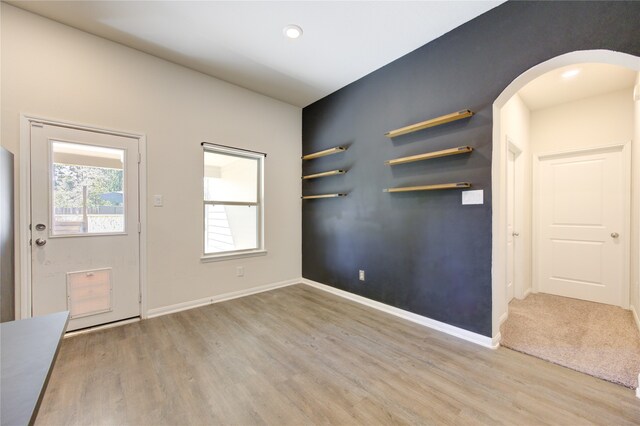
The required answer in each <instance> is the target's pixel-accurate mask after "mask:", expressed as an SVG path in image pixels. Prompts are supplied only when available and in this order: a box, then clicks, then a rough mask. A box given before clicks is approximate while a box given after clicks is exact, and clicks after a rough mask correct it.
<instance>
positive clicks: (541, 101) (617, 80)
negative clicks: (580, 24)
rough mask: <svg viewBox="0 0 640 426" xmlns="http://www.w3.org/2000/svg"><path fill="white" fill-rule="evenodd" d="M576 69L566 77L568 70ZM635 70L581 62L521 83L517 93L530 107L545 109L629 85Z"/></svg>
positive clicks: (632, 81) (631, 85)
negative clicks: (574, 72)
mask: <svg viewBox="0 0 640 426" xmlns="http://www.w3.org/2000/svg"><path fill="white" fill-rule="evenodd" d="M574 70H577V71H578V72H577V73H576V74H575V75H574V76H572V77H570V78H565V77H563V76H562V75H563V74H564V73H565V72H567V71H574ZM636 76H637V72H636V71H633V70H631V69H629V68H624V67H620V66H617V65H608V64H591V63H584V64H578V65H569V66H566V67H563V68H558V69H555V70H553V71H549V72H548V73H546V74H543V75H541V76H540V77H538V78H536V79H535V80H533V81H532V82H531V83H529V84H527V85H526V86H524V87H523V88H522V89H521V90H520V91H519V92H518V94H519V95H520V98H522V100H523V101H524V103H525V104H526V105H527V107H529V109H530V110H532V111H535V110H538V109H543V108H548V107H551V106H554V105H559V104H562V103H565V102H571V101H577V100H579V99H584V98H589V97H591V96H597V95H603V94H605V93H611V92H614V91H617V90H622V89H626V88H631V87H633V86H634V84H635V80H636Z"/></svg>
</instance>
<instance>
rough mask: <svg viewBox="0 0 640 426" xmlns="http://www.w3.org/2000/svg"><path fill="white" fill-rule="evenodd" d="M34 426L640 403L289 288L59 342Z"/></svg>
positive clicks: (464, 419)
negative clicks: (54, 364)
mask: <svg viewBox="0 0 640 426" xmlns="http://www.w3.org/2000/svg"><path fill="white" fill-rule="evenodd" d="M37 424H39V425H46V424H51V425H68V424H82V425H89V424H109V425H115V424H118V425H120V424H132V425H159V424H171V425H186V424H235V425H254V424H270V425H285V424H292V425H302V424H337V425H349V424H365V425H374V424H461V425H469V424H491V425H495V424H518V425H528V424H531V425H538V424H563V425H578V424H602V425H604V424H607V425H624V424H636V425H637V424H640V400H639V399H636V398H635V395H634V393H633V391H630V390H629V389H626V388H624V387H622V386H617V385H614V384H611V383H608V382H605V381H603V380H599V379H595V378H593V377H590V376H587V375H584V374H581V373H578V372H575V371H573V370H569V369H566V368H563V367H559V366H557V365H554V364H550V363H548V362H545V361H542V360H539V359H536V358H533V357H530V356H527V355H523V354H520V353H518V352H514V351H511V350H508V349H503V348H501V349H498V350H496V351H493V350H490V349H485V348H482V347H479V346H477V345H474V344H472V343H468V342H465V341H462V340H459V339H456V338H454V337H450V336H447V335H445V334H442V333H438V332H436V331H433V330H430V329H427V328H424V327H422V326H419V325H416V324H413V323H410V322H407V321H404V320H400V319H397V318H395V317H392V316H389V315H387V314H383V313H380V312H377V311H375V310H373V309H370V308H367V307H363V306H360V305H358V304H355V303H353V302H350V301H346V300H344V299H341V298H338V297H336V296H333V295H330V294H326V293H324V292H321V291H319V290H316V289H313V288H310V287H307V286H303V285H297V286H292V287H286V288H282V289H278V290H274V291H271V292H267V293H261V294H257V295H253V296H249V297H245V298H242V299H236V300H232V301H228V302H224V303H219V304H215V305H209V306H207V307H203V308H199V309H193V310H189V311H184V312H180V313H177V314H173V315H168V316H164V317H159V318H155V319H150V320H147V321H142V322H139V323H135V324H130V325H126V326H122V327H118V328H113V329H109V330H104V331H99V332H95V333H91V334H85V335H80V336H76V337H71V338H68V339H66V340H65V341H64V343H63V345H62V349H61V352H60V356H59V358H58V361H57V364H56V367H55V369H54V372H53V375H52V378H51V381H50V384H49V388H48V390H47V393H46V395H45V398H44V401H43V404H42V407H41V410H40V414H39V416H38V419H37Z"/></svg>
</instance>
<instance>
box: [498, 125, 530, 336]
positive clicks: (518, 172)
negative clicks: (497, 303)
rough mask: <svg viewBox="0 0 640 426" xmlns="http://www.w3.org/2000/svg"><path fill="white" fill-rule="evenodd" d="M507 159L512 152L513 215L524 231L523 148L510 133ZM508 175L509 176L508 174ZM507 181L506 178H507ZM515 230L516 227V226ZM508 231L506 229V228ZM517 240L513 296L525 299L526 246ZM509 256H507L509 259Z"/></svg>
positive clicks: (514, 245)
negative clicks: (524, 270)
mask: <svg viewBox="0 0 640 426" xmlns="http://www.w3.org/2000/svg"><path fill="white" fill-rule="evenodd" d="M505 149H506V152H505V159H506V161H507V162H508V161H509V153H510V152H512V153H513V156H514V159H513V160H514V161H513V185H514V199H513V200H512V201H513V216H514V222H515V223H516V224H519V225H518V226H517V227H518V229H519V231H518V232H520V233H522V232H524V231H525V230H524V228H523V227H522V225H523V224H524V205H523V198H522V197H523V194H524V189H525V187H524V174H523V164H522V161H523V159H524V157H523V156H522V152H523V151H522V148H520V146H518V144H517V143H515V142H514V141H513V138H512V137H511V136H509V135H508V134H507V135H505ZM506 177H508V176H506ZM505 182H506V180H505ZM505 194H506V200H505V201H506V205H505V206H507V205H508V203H509V192H508V191H506V192H505ZM507 225H508V218H507V217H506V215H505V226H507ZM514 231H515V227H514ZM505 232H506V229H505ZM506 237H507V240H505V242H507V243H508V238H509V236H508V235H507V236H506ZM516 241H517V240H516V239H515V238H514V240H513V297H515V298H516V299H524V296H525V294H524V293H525V290H524V280H523V269H524V268H523V265H524V262H523V260H524V250H523V249H524V247H523V244H522V242H520V243H519V244H517V242H516ZM507 247H508V244H505V249H506V248H507ZM507 259H508V257H506V258H505V260H507ZM508 267H509V265H508V263H507V261H505V277H506V274H507V271H508ZM507 284H508V279H505V294H504V296H505V299H504V300H505V302H504V303H505V304H504V313H502V315H501V316H500V324H502V323H503V322H504V321H505V320H506V319H507V318H508V317H509V301H508V300H507V287H506V285H507Z"/></svg>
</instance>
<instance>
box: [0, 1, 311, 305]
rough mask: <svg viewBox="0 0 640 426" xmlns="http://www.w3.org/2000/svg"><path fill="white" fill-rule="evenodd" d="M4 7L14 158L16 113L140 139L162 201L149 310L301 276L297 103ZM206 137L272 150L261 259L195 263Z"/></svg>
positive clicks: (155, 215)
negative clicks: (130, 134) (239, 268)
mask: <svg viewBox="0 0 640 426" xmlns="http://www.w3.org/2000/svg"><path fill="white" fill-rule="evenodd" d="M1 7H2V15H1V16H2V21H1V24H2V25H1V35H0V37H1V42H2V46H1V50H2V69H1V78H2V80H1V86H2V94H1V96H2V97H1V107H2V115H3V117H2V119H3V120H2V131H1V137H2V145H3V146H5V147H6V148H7V149H9V150H10V151H12V152H13V153H14V154H16V157H17V158H16V162H17V164H19V161H20V158H19V137H20V134H19V132H20V129H19V116H20V114H21V113H28V114H33V115H37V116H41V117H45V118H51V119H59V120H65V121H72V122H75V123H80V124H87V125H92V126H97V127H103V128H109V129H115V130H123V131H131V132H139V133H143V134H145V135H146V136H147V143H148V158H147V163H148V194H149V198H151V195H153V194H162V195H163V196H164V207H161V208H158V207H155V208H154V207H152V206H151V203H150V200H144V202H146V203H147V206H148V249H149V253H148V308H150V309H152V308H160V307H163V306H167V305H172V304H176V303H180V302H188V301H191V300H196V299H200V298H205V297H209V296H215V295H219V294H223V293H227V292H231V291H237V290H244V289H249V288H251V287H255V286H259V285H264V284H269V283H274V282H279V281H284V280H289V279H294V278H297V277H300V276H301V253H300V251H301V209H300V200H299V197H300V173H301V163H300V156H301V109H300V108H298V107H294V106H291V105H288V104H285V103H282V102H279V101H276V100H273V99H271V98H268V97H265V96H262V95H259V94H256V93H254V92H251V91H248V90H245V89H242V88H239V87H237V86H234V85H231V84H228V83H225V82H222V81H220V80H217V79H214V78H211V77H208V76H205V75H203V74H200V73H198V72H195V71H192V70H189V69H186V68H183V67H180V66H177V65H175V64H172V63H169V62H166V61H164V60H161V59H158V58H155V57H153V56H150V55H147V54H143V53H141V52H139V51H136V50H133V49H130V48H127V47H124V46H122V45H119V44H116V43H113V42H110V41H107V40H104V39H101V38H98V37H95V36H92V35H89V34H87V33H84V32H81V31H78V30H75V29H72V28H70V27H67V26H64V25H61V24H58V23H56V22H53V21H50V20H47V19H44V18H41V17H39V16H36V15H33V14H30V13H28V12H24V11H22V10H20V9H17V8H14V7H12V6H9V5H7V4H5V3H2V6H1ZM201 141H209V142H214V143H221V144H224V145H230V146H236V147H240V148H245V149H253V150H257V151H262V152H266V153H268V157H267V159H266V165H265V200H266V201H265V206H266V207H265V208H266V211H265V224H266V229H265V234H266V248H267V250H268V255H267V256H263V257H255V258H247V259H240V260H233V261H222V262H215V263H201V261H200V256H201V254H202V238H203V235H202V234H203V225H202V220H203V218H202V215H203V209H202V170H203V166H202V158H203V154H202V148H201V146H200V142H201ZM16 173H19V170H17V171H16ZM18 178H19V176H16V179H18ZM17 184H18V185H19V181H17ZM17 213H18V215H22V216H25V215H26V212H17ZM25 226H27V224H26V223H25V222H24V221H23V222H21V223H20V224H19V225H18V227H19V229H22V227H25ZM18 250H19V247H18ZM18 253H19V252H18ZM18 261H19V259H18ZM240 265H242V266H244V268H245V276H244V277H242V278H237V277H236V276H235V270H236V266H240Z"/></svg>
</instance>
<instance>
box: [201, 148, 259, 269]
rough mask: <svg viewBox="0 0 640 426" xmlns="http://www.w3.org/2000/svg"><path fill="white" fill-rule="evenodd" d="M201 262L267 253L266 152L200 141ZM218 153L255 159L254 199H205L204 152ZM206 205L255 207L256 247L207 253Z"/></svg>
mask: <svg viewBox="0 0 640 426" xmlns="http://www.w3.org/2000/svg"><path fill="white" fill-rule="evenodd" d="M202 148H203V150H202V181H201V182H202V233H201V235H202V244H201V246H200V247H201V248H202V256H201V258H200V260H201V261H202V262H216V261H220V260H228V259H237V258H243V257H253V256H264V255H266V254H267V250H266V249H265V241H264V163H265V161H264V160H265V158H266V154H263V153H261V152H255V151H249V150H245V149H240V148H233V147H229V146H225V145H217V144H212V143H208V142H203V143H202ZM207 152H209V153H213V154H218V155H228V156H232V157H240V158H247V159H251V160H256V161H257V165H258V170H257V173H256V175H257V176H256V192H257V193H256V201H255V202H248V201H247V202H245V201H228V200H207V199H206V194H205V178H206V173H205V156H206V153H207ZM208 205H222V206H248V207H256V222H257V223H256V243H257V244H256V247H255V248H250V249H242V250H228V251H223V252H217V253H213V252H212V253H207V251H206V244H207V242H206V210H207V206H208Z"/></svg>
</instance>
